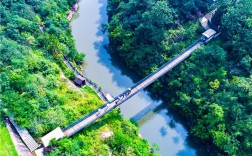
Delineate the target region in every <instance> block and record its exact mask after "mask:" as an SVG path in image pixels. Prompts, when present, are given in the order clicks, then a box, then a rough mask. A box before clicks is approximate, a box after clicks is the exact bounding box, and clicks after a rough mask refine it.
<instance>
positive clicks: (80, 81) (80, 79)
mask: <svg viewBox="0 0 252 156" xmlns="http://www.w3.org/2000/svg"><path fill="white" fill-rule="evenodd" d="M83 81H85V78H83V77H81V76H79V75H77V76H76V77H75V79H74V82H75V83H77V84H79V85H81V84H82V83H83Z"/></svg>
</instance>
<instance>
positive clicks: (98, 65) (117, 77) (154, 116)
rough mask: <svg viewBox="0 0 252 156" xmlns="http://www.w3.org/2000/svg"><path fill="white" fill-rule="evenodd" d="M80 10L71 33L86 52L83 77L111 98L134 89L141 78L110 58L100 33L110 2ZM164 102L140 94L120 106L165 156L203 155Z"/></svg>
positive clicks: (86, 2)
mask: <svg viewBox="0 0 252 156" xmlns="http://www.w3.org/2000/svg"><path fill="white" fill-rule="evenodd" d="M79 5H80V7H79V10H78V12H77V13H76V14H75V16H74V19H73V21H72V22H71V28H72V34H73V36H74V38H75V40H76V47H77V50H78V51H79V52H84V53H85V54H86V56H85V65H84V71H83V72H84V74H85V75H86V76H87V77H88V78H89V79H91V80H92V81H94V82H95V83H97V84H98V85H99V86H101V87H102V88H103V89H104V90H105V91H107V92H108V93H110V94H111V95H112V96H116V95H118V94H120V93H121V92H123V91H124V90H126V89H127V88H129V87H131V86H132V85H133V84H134V83H136V82H137V81H138V80H139V78H138V77H137V76H136V75H134V74H133V73H132V71H130V70H128V69H127V68H126V67H125V65H124V64H123V63H122V61H121V60H120V59H119V58H118V57H116V56H113V57H111V56H110V54H109V53H108V52H107V51H106V50H105V48H104V45H107V44H108V42H109V41H108V38H107V34H103V33H102V32H101V24H102V23H107V15H106V5H107V0H81V1H80V3H79ZM165 105H167V104H165V103H163V102H162V101H161V100H157V99H153V98H152V97H151V96H150V94H149V93H148V92H147V91H141V92H139V93H138V94H136V95H135V96H134V97H132V98H131V99H129V100H128V101H127V102H125V103H124V104H122V105H121V106H120V109H121V113H122V115H123V116H124V118H126V119H129V118H132V119H133V120H135V121H137V122H138V124H139V128H140V134H141V135H142V136H143V137H144V138H145V139H147V140H148V142H150V144H151V145H152V144H153V143H156V144H157V145H158V146H159V151H158V152H157V153H160V154H161V155H162V156H174V155H178V156H194V155H202V151H204V150H202V147H197V146H195V145H192V143H191V141H190V139H188V132H187V130H186V129H185V127H184V126H183V125H182V124H181V123H180V122H181V121H180V120H178V119H177V118H176V114H174V113H173V114H172V115H171V114H170V112H169V111H168V110H167V107H165Z"/></svg>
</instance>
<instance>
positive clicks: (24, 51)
mask: <svg viewBox="0 0 252 156" xmlns="http://www.w3.org/2000/svg"><path fill="white" fill-rule="evenodd" d="M74 3H76V0H18V1H16V0H1V2H0V10H1V11H0V99H1V101H0V110H1V118H2V117H3V116H5V115H7V116H9V115H12V116H14V119H15V121H16V122H17V123H18V124H19V125H20V126H21V127H25V128H27V129H28V130H29V132H30V133H31V135H32V136H33V137H35V138H37V140H38V141H39V138H40V137H42V136H44V135H45V134H47V133H48V132H50V131H51V130H53V129H54V128H56V127H58V126H59V127H61V128H64V127H66V126H67V125H68V124H70V123H72V122H73V121H75V120H76V119H78V118H80V117H82V116H84V115H86V114H88V113H89V112H91V111H92V110H94V109H96V108H97V107H98V106H100V105H101V104H102V101H101V100H100V99H99V97H98V96H97V95H96V93H95V92H94V91H93V90H92V89H91V88H89V87H88V86H85V87H84V88H81V89H80V88H79V89H78V88H77V89H75V88H71V87H69V85H68V83H67V82H69V81H68V80H67V79H66V77H67V78H69V79H72V78H74V74H73V72H72V71H70V70H69V69H68V68H67V67H66V66H65V64H64V63H63V61H62V58H63V56H66V57H68V58H69V59H70V60H71V61H72V62H73V63H74V64H76V65H78V64H81V63H82V61H83V57H84V55H83V54H79V53H78V52H77V51H76V49H75V42H74V39H73V37H72V35H71V30H70V28H69V22H70V21H69V20H67V18H66V17H67V15H68V14H69V8H70V7H71V6H72V5H73V4H74ZM64 75H65V76H66V77H65V76H64ZM0 123H1V124H2V122H0ZM103 132H113V135H112V136H111V137H108V138H103V137H102V136H101V134H102V133H103ZM138 135H139V132H138V128H137V127H136V125H134V124H133V123H131V122H130V121H128V120H123V119H122V117H121V116H120V113H119V111H118V110H114V111H112V112H111V113H109V114H108V115H106V116H105V117H104V118H103V119H100V120H99V121H97V122H96V123H95V124H93V125H92V126H89V127H88V128H87V129H85V130H83V131H81V132H80V133H78V134H77V135H75V136H74V137H71V138H64V139H62V140H60V141H52V142H51V144H50V145H51V146H50V147H49V148H47V149H46V151H47V153H46V154H48V155H72V156H74V155H108V154H109V153H113V155H121V154H125V155H128V154H129V155H155V153H154V152H155V151H154V149H153V148H151V147H150V145H149V144H148V142H147V141H146V140H144V139H142V138H140V137H139V136H138ZM49 151H50V152H49Z"/></svg>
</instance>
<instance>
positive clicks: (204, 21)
mask: <svg viewBox="0 0 252 156" xmlns="http://www.w3.org/2000/svg"><path fill="white" fill-rule="evenodd" d="M216 11H217V9H214V10H212V11H210V12H209V13H207V14H206V15H205V16H203V17H202V18H200V19H199V21H200V24H201V25H202V27H204V28H205V30H208V29H214V30H217V27H216V26H214V24H212V18H213V16H214V14H215V13H216Z"/></svg>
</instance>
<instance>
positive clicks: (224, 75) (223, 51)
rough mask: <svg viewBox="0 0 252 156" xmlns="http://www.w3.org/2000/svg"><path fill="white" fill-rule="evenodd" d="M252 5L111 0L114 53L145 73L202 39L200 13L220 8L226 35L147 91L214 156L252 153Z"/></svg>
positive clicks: (248, 1) (218, 19)
mask: <svg viewBox="0 0 252 156" xmlns="http://www.w3.org/2000/svg"><path fill="white" fill-rule="evenodd" d="M251 3H252V2H251V0H240V1H237V2H236V1H229V0H227V1H217V2H216V3H214V2H213V1H205V0H189V1H188V0H187V1H186V0H180V1H177V0H146V1H143V0H123V1H121V0H109V5H108V14H109V40H110V47H111V49H112V52H113V53H116V54H118V55H119V56H120V57H121V58H122V60H124V62H125V63H126V65H127V66H128V67H129V68H130V69H132V70H133V71H135V72H136V73H138V74H139V75H140V76H142V77H144V76H146V75H147V74H149V73H151V72H153V71H154V70H155V69H157V68H158V67H159V66H160V65H162V64H163V63H165V62H166V61H167V60H170V59H171V58H172V57H174V56H175V55H176V54H177V53H179V52H180V51H181V50H182V49H184V48H186V47H187V46H188V45H190V43H192V42H194V41H195V40H196V39H198V38H199V37H200V35H201V33H202V32H203V31H204V30H203V28H202V27H201V26H200V25H199V23H198V18H199V17H200V16H202V15H204V14H205V13H207V12H208V11H210V10H212V9H214V8H217V7H218V8H219V9H218V11H217V13H216V15H215V17H214V19H213V22H214V23H215V24H216V25H219V26H221V28H222V33H221V36H220V37H219V38H218V39H217V40H215V41H212V42H211V43H209V44H208V45H206V46H204V47H201V48H199V49H198V50H197V51H196V52H194V53H193V54H192V56H191V57H190V58H189V59H187V60H186V61H184V62H183V63H182V64H180V65H179V66H178V67H176V68H174V69H173V70H172V71H171V72H169V73H168V74H166V75H165V76H164V77H162V78H160V79H159V81H157V82H155V83H154V84H153V85H152V86H151V87H150V88H149V89H150V90H151V92H152V93H153V94H154V95H156V96H162V97H163V98H164V99H165V100H167V101H168V102H169V108H170V109H174V110H176V111H178V112H180V114H181V115H182V116H183V117H184V118H185V119H186V120H187V124H188V127H189V130H190V133H191V134H192V135H193V136H194V140H196V141H197V142H199V143H202V142H203V143H205V144H206V145H207V146H208V149H209V151H211V152H210V153H211V154H212V155H251V154H252V135H251V134H252V115H251V114H252V75H251V74H252V61H251V60H252V58H251V57H252V52H251V49H252V44H251V43H252V18H251V17H252V4H251Z"/></svg>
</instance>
